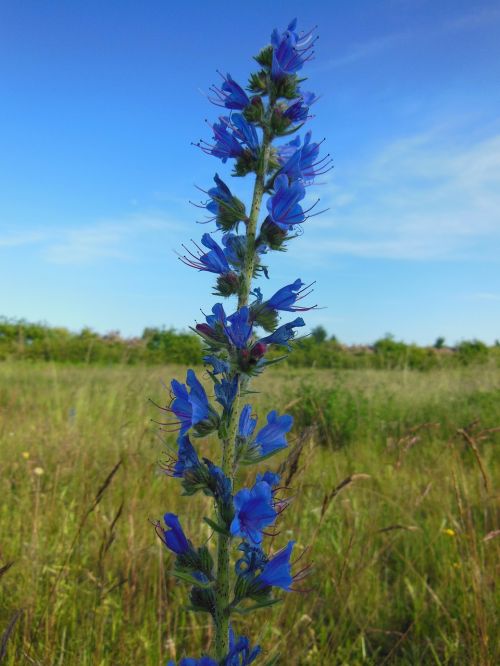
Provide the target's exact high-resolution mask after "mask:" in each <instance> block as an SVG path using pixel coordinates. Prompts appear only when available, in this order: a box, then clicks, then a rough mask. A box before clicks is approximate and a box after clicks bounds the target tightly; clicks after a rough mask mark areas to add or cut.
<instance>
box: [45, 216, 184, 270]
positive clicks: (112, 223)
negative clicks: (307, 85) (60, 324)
mask: <svg viewBox="0 0 500 666" xmlns="http://www.w3.org/2000/svg"><path fill="white" fill-rule="evenodd" d="M181 229H182V226H181V225H180V224H179V223H177V222H175V221H173V220H170V219H169V218H167V217H165V216H162V215H144V214H143V215H140V214H137V215H131V216H129V217H128V218H126V219H124V220H103V221H101V222H97V223H93V224H90V225H87V226H82V227H76V228H60V229H58V230H57V231H54V233H53V235H52V239H51V242H49V243H47V244H46V245H45V247H44V250H43V255H44V258H45V259H46V260H47V261H49V262H51V263H57V264H87V263H92V262H94V261H98V260H100V259H119V260H125V261H126V260H131V259H134V258H135V257H136V256H137V244H138V243H139V242H140V241H144V240H147V237H148V235H152V234H155V233H156V232H163V233H164V232H165V231H169V232H172V231H174V232H175V231H180V230H181Z"/></svg>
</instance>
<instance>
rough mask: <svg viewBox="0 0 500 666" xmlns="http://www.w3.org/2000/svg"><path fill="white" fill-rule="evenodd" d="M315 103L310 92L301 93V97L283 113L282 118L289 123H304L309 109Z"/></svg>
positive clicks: (314, 98) (313, 96)
mask: <svg viewBox="0 0 500 666" xmlns="http://www.w3.org/2000/svg"><path fill="white" fill-rule="evenodd" d="M315 101H316V95H315V94H314V93H311V92H303V93H301V97H299V99H297V100H296V101H295V102H293V103H292V104H290V106H289V107H288V108H287V109H286V110H285V111H284V112H283V116H284V117H285V118H288V120H290V122H292V123H297V122H304V121H306V120H307V118H308V117H309V107H310V106H311V104H314V102H315Z"/></svg>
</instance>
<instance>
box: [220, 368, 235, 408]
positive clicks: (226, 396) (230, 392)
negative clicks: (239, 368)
mask: <svg viewBox="0 0 500 666" xmlns="http://www.w3.org/2000/svg"><path fill="white" fill-rule="evenodd" d="M237 393H238V375H235V377H233V379H232V380H231V381H229V380H227V379H222V381H221V382H219V383H218V384H216V385H215V396H216V398H215V399H216V400H217V402H218V403H219V404H221V405H222V406H223V407H224V409H225V410H226V411H227V412H230V411H231V409H232V406H233V402H234V399H235V398H236V394H237Z"/></svg>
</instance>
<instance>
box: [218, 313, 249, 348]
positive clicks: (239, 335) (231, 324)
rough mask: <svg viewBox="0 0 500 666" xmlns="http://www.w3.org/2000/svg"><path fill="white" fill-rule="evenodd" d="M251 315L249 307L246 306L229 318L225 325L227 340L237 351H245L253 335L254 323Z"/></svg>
mask: <svg viewBox="0 0 500 666" xmlns="http://www.w3.org/2000/svg"><path fill="white" fill-rule="evenodd" d="M249 314H250V313H249V309H248V307H246V306H244V307H242V308H240V309H239V310H237V311H236V312H235V313H234V314H232V315H230V316H229V317H227V320H226V323H225V325H224V330H225V332H226V335H227V338H228V340H229V342H230V343H231V344H232V345H234V346H235V347H236V349H244V348H245V347H246V346H247V343H248V340H249V338H250V336H251V335H252V323H251V321H250V317H249Z"/></svg>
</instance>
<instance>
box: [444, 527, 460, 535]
mask: <svg viewBox="0 0 500 666" xmlns="http://www.w3.org/2000/svg"><path fill="white" fill-rule="evenodd" d="M443 534H446V535H447V536H449V537H454V536H456V535H457V533H456V532H455V530H452V529H451V528H450V527H447V528H446V529H444V530H443Z"/></svg>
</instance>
